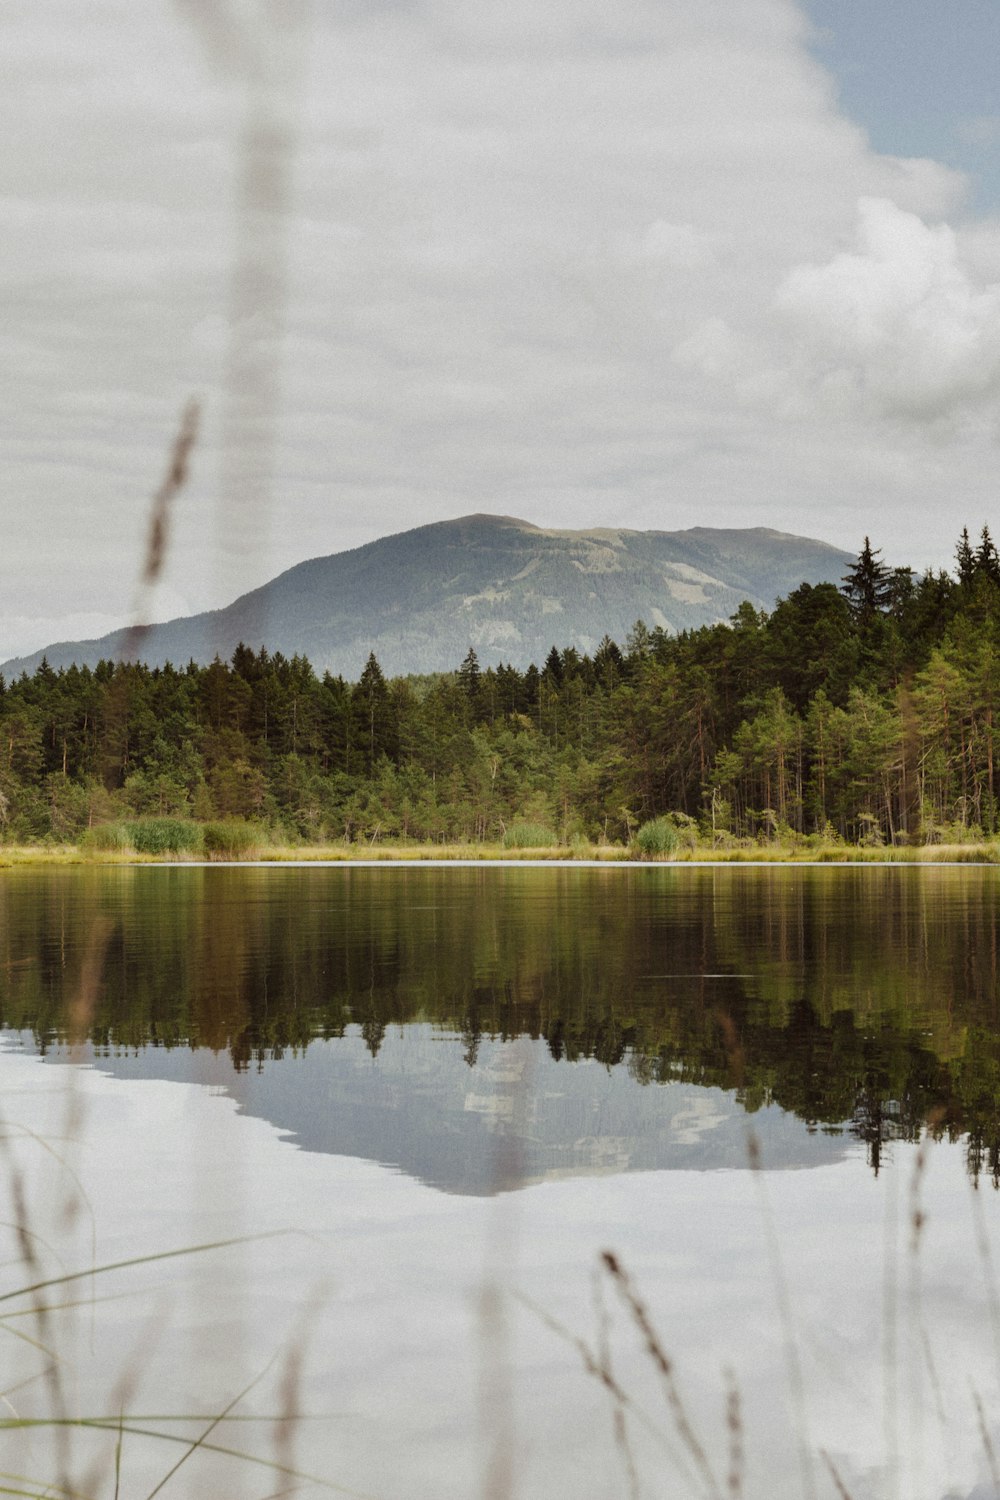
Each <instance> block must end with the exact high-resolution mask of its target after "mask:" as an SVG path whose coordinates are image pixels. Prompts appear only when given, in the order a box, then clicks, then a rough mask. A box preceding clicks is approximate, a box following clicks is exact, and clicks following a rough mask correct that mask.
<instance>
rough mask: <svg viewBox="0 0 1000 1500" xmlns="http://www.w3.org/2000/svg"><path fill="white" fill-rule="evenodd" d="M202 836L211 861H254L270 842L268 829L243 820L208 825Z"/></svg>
mask: <svg viewBox="0 0 1000 1500" xmlns="http://www.w3.org/2000/svg"><path fill="white" fill-rule="evenodd" d="M202 835H203V838H204V848H205V853H206V854H207V855H208V857H209V859H252V858H253V857H254V856H255V855H257V854H259V853H260V851H261V849H263V848H266V846H267V844H268V842H269V840H268V833H267V829H266V828H262V827H261V825H260V824H259V823H247V822H246V821H245V820H244V819H242V818H230V819H227V820H226V822H224V823H206V824H205V826H204V827H203V829H202Z"/></svg>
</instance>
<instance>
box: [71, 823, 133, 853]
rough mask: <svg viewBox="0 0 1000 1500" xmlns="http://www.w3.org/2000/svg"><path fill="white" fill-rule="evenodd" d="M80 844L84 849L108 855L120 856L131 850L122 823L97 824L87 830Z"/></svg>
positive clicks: (129, 841)
mask: <svg viewBox="0 0 1000 1500" xmlns="http://www.w3.org/2000/svg"><path fill="white" fill-rule="evenodd" d="M80 843H81V845H82V846H83V847H84V848H90V849H100V850H101V851H102V852H105V853H109V854H122V853H124V852H125V851H126V850H130V849H131V848H132V842H131V840H130V839H129V836H128V829H127V828H126V827H125V824H124V823H98V824H97V825H96V827H94V828H88V829H87V831H86V833H84V834H83V835H82V837H81V839H80Z"/></svg>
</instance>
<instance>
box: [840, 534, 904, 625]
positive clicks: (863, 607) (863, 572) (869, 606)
mask: <svg viewBox="0 0 1000 1500" xmlns="http://www.w3.org/2000/svg"><path fill="white" fill-rule="evenodd" d="M841 592H842V593H843V594H845V595H846V597H847V602H848V604H849V605H850V606H851V612H852V613H853V615H854V618H855V619H856V620H857V621H858V623H859V624H868V623H870V622H871V621H872V620H873V619H874V618H875V617H876V615H880V614H882V613H883V612H884V611H885V610H887V609H888V608H889V606H890V605H891V603H892V594H893V581H892V574H891V572H890V571H889V569H888V567H887V566H886V565H885V563H884V562H883V561H882V553H881V551H880V550H879V551H873V550H872V544H871V542H870V541H869V540H868V538H867V537H865V544H864V546H863V547H862V549H861V551H860V553H859V554H858V560H857V562H856V563H854V564H853V566H852V567H851V568H850V570H849V571H848V572H847V573H845V574H844V577H843V580H842V583H841Z"/></svg>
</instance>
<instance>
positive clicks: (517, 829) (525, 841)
mask: <svg viewBox="0 0 1000 1500" xmlns="http://www.w3.org/2000/svg"><path fill="white" fill-rule="evenodd" d="M556 842H557V840H556V836H555V834H554V833H553V832H552V829H551V828H546V826H545V824H544V823H526V822H518V823H512V824H511V826H510V827H509V828H508V829H507V831H506V833H505V834H504V836H503V846H504V848H505V849H551V848H552V846H553V844H555V843H556Z"/></svg>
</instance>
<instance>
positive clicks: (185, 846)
mask: <svg viewBox="0 0 1000 1500" xmlns="http://www.w3.org/2000/svg"><path fill="white" fill-rule="evenodd" d="M125 829H126V832H127V833H128V838H129V843H130V844H131V845H132V848H133V849H134V850H135V851H136V853H137V854H189V853H193V852H195V851H196V850H200V849H201V829H200V828H199V826H198V824H197V823H192V822H191V821H190V820H189V819H187V818H136V819H135V820H134V821H133V820H130V821H129V822H127V823H126V824H125Z"/></svg>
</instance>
